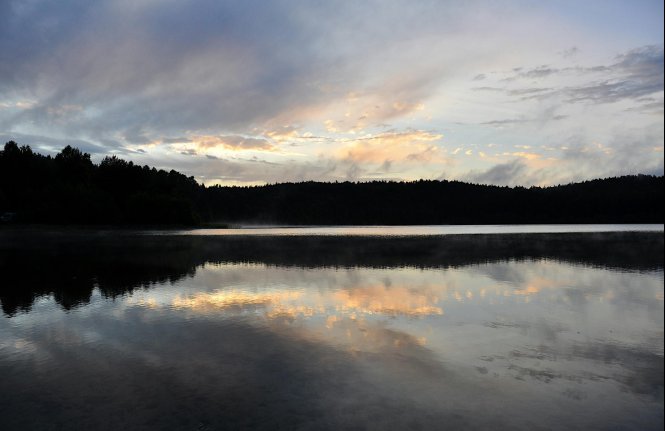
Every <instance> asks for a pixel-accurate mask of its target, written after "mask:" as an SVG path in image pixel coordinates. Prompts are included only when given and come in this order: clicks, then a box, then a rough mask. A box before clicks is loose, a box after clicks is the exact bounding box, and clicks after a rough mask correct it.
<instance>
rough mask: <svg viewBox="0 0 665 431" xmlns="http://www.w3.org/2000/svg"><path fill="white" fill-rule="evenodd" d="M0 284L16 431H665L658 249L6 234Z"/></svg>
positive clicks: (0, 328)
mask: <svg viewBox="0 0 665 431" xmlns="http://www.w3.org/2000/svg"><path fill="white" fill-rule="evenodd" d="M661 227H662V225H661ZM344 229H346V228H344ZM627 230H634V229H627ZM657 230H658V229H656V231H657ZM447 233H450V232H447ZM0 277H2V278H1V279H0V302H1V303H2V312H1V313H2V315H1V317H0V429H3V430H25V429H40V430H41V429H44V430H48V429H176V430H190V429H191V430H200V429H204V430H216V429H234V430H235V429H265V430H274V429H307V430H309V429H331V430H333V429H334V430H337V429H358V430H363V429H372V430H374V429H376V430H383V429H418V430H439V429H474V428H476V429H525V430H527V429H528V430H532V429H580V430H582V429H584V430H586V429H636V430H638V429H639V430H643V429H662V425H663V317H664V316H663V314H664V313H663V234H662V228H661V230H660V232H658V231H657V232H622V233H598V232H596V233H567V234H562V233H552V234H524V233H522V234H519V235H507V234H503V235H498V234H492V235H482V234H476V235H445V236H424V237H392V238H390V237H371V236H351V237H344V236H325V235H324V236H323V237H311V236H281V235H274V236H257V235H254V236H237V235H236V236H216V235H213V236H197V235H174V234H171V235H139V234H137V233H116V234H109V233H108V232H90V231H89V232H83V233H81V232H79V233H77V232H69V233H66V234H65V233H62V232H41V233H34V234H29V233H26V232H18V233H17V232H9V233H7V232H5V233H2V232H0Z"/></svg>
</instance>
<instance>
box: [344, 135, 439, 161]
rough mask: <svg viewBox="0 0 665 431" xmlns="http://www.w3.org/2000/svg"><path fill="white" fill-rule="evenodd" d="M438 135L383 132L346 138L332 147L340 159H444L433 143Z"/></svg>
mask: <svg viewBox="0 0 665 431" xmlns="http://www.w3.org/2000/svg"><path fill="white" fill-rule="evenodd" d="M441 138H442V135H440V134H436V133H431V132H427V131H421V130H412V131H406V132H386V133H380V134H377V135H373V136H367V137H363V138H358V139H352V140H349V141H348V142H347V143H345V144H344V145H343V146H342V147H341V148H339V149H338V150H337V151H336V156H337V157H338V158H340V159H345V160H352V161H354V162H361V163H377V164H383V163H385V162H386V161H387V160H389V161H391V162H395V161H400V162H430V161H442V160H443V159H444V157H443V155H442V154H441V150H440V149H439V147H438V146H437V145H436V142H438V141H440V140H441Z"/></svg>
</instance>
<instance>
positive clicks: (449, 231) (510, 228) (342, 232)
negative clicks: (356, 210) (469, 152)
mask: <svg viewBox="0 0 665 431" xmlns="http://www.w3.org/2000/svg"><path fill="white" fill-rule="evenodd" d="M662 231H663V225H662V224H516V225H505V224H504V225H424V226H315V227H311V226H245V227H238V228H232V229H192V230H183V231H176V232H173V231H162V232H155V231H151V232H150V233H149V234H156V233H157V234H159V233H162V234H168V235H172V234H174V233H175V234H178V235H271V236H274V235H289V236H293V235H298V236H312V235H315V236H323V235H331V236H427V235H461V234H464V235H482V234H517V233H581V232H662Z"/></svg>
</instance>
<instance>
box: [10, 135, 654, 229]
mask: <svg viewBox="0 0 665 431" xmlns="http://www.w3.org/2000/svg"><path fill="white" fill-rule="evenodd" d="M663 190H664V188H663V176H651V175H630V176H622V177H615V178H606V179H598V180H591V181H584V182H581V183H574V184H566V185H558V186H552V187H529V188H525V187H505V186H504V187H501V186H492V185H480V184H470V183H464V182H460V181H447V180H441V181H439V180H419V181H412V182H395V181H371V182H358V183H357V182H334V183H324V182H313V181H308V182H300V183H281V184H269V185H264V186H248V187H238V186H234V187H226V186H210V187H206V186H205V185H203V184H199V183H198V182H197V181H196V180H195V179H194V177H191V176H190V177H188V176H186V175H184V174H182V173H179V172H177V171H175V170H171V171H168V172H167V171H165V170H161V169H159V170H158V169H156V168H154V167H149V166H140V165H137V164H134V163H133V162H131V161H125V160H123V159H120V158H118V157H116V156H107V157H105V158H104V159H103V160H102V161H101V162H100V163H99V164H95V163H93V162H92V161H91V159H90V154H87V153H84V152H82V151H80V150H79V149H76V148H72V147H71V146H67V147H65V148H64V149H63V150H62V151H61V152H59V153H58V154H57V155H56V156H55V157H51V156H48V155H46V156H45V155H41V154H38V153H36V152H34V151H32V149H31V148H30V147H29V146H19V145H18V144H16V143H15V142H13V141H10V142H8V143H6V144H5V146H4V150H2V151H0V216H1V217H2V218H3V220H5V221H6V222H7V221H14V222H17V223H48V224H94V225H99V224H107V225H190V226H193V225H201V224H205V223H213V222H215V223H265V224H290V225H334V224H339V225H353V224H357V225H365V224H383V225H406V224H503V223H511V224H512V223H663V220H664V209H663V197H664V196H663V194H664V193H663Z"/></svg>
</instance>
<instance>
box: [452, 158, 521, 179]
mask: <svg viewBox="0 0 665 431" xmlns="http://www.w3.org/2000/svg"><path fill="white" fill-rule="evenodd" d="M527 171H528V168H527V166H526V165H525V164H524V162H522V161H521V160H519V159H516V160H511V161H509V162H506V163H501V164H498V165H495V166H492V167H491V168H489V169H488V170H486V171H484V172H470V173H468V174H467V175H465V176H464V179H465V180H467V181H470V182H473V183H478V184H498V185H514V184H519V183H520V182H521V179H522V177H523V176H524V174H526V173H527Z"/></svg>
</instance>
